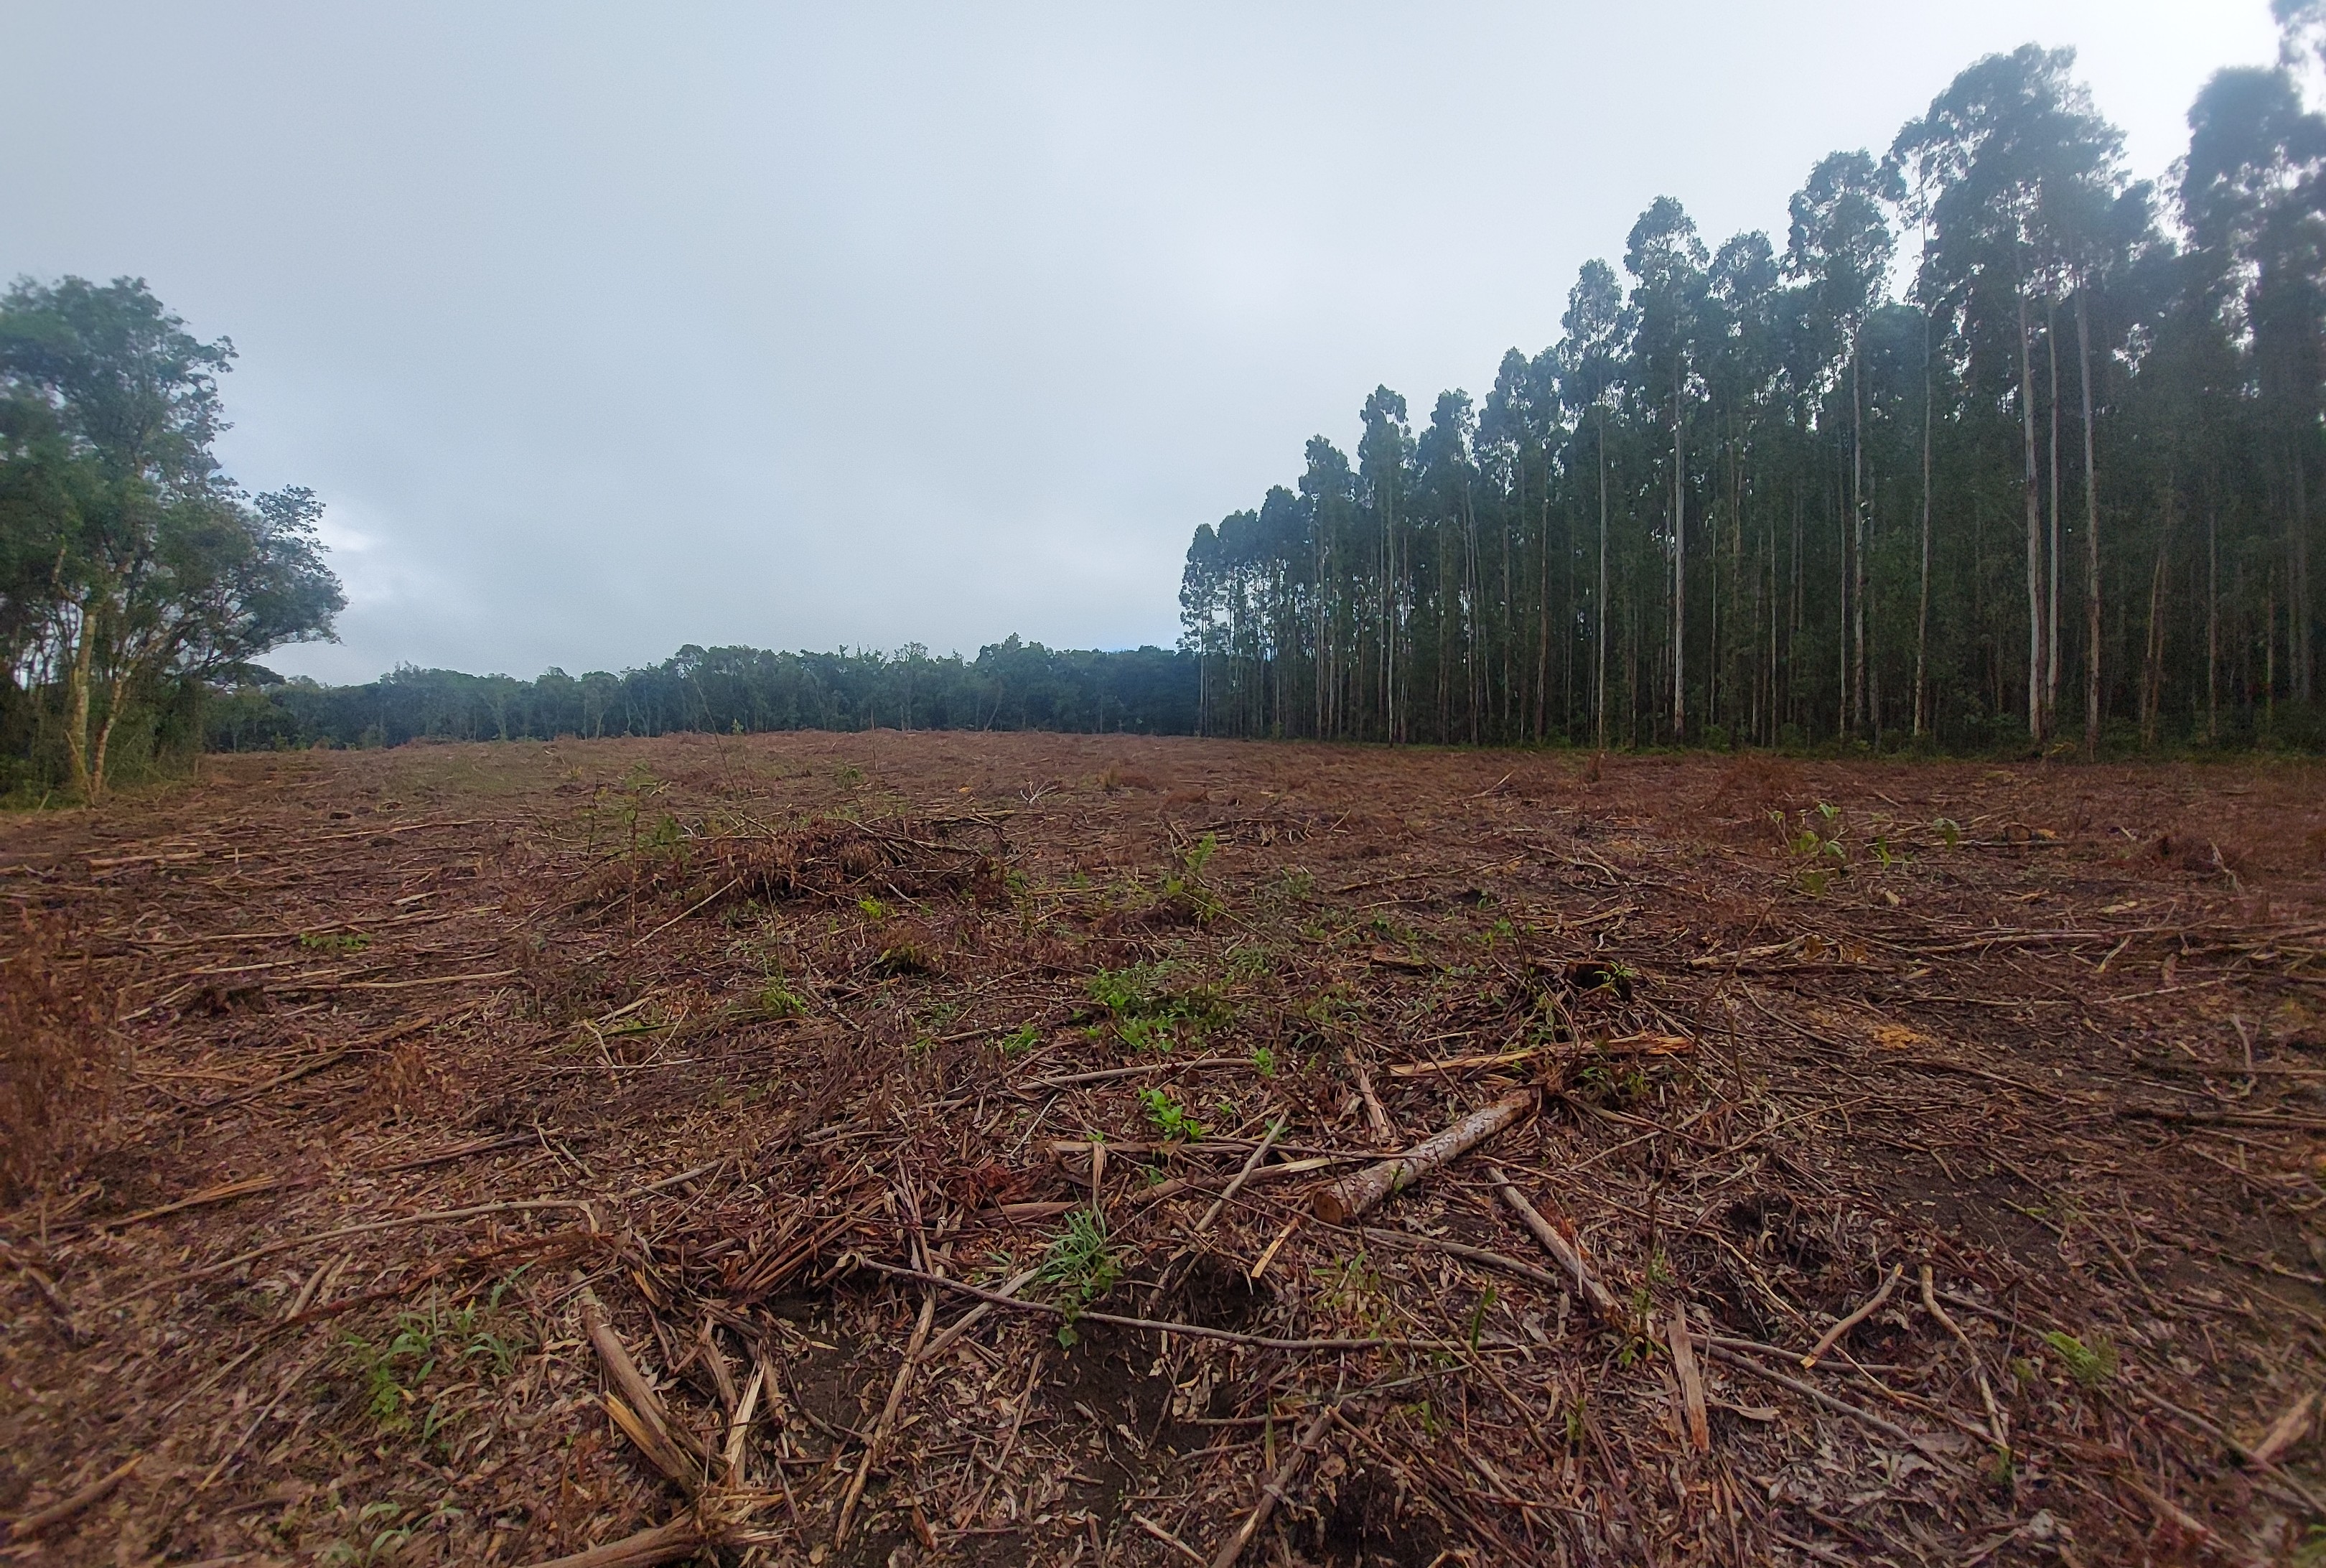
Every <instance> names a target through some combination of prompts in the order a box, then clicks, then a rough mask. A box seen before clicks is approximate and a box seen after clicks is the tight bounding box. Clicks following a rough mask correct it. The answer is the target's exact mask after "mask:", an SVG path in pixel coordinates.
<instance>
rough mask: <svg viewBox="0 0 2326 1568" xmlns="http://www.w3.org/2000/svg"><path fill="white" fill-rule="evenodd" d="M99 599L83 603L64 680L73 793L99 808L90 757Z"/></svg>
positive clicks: (66, 747) (67, 750)
mask: <svg viewBox="0 0 2326 1568" xmlns="http://www.w3.org/2000/svg"><path fill="white" fill-rule="evenodd" d="M96 598H97V595H95V594H94V593H92V594H89V595H88V597H87V598H84V599H83V600H82V601H81V605H80V616H79V621H80V624H79V627H78V628H77V629H76V630H77V635H76V637H75V639H74V644H73V658H72V673H71V674H70V675H69V676H68V677H66V678H65V751H66V753H67V754H68V755H69V756H70V759H71V761H72V775H73V789H74V790H75V791H76V792H78V793H79V796H80V798H81V799H82V801H83V802H85V803H86V804H88V805H90V806H94V805H96V804H97V789H96V785H95V782H94V780H93V779H92V777H91V774H90V770H89V757H88V751H89V747H88V682H89V667H90V665H91V664H92V662H93V661H94V660H95V658H96V656H97V611H96V607H95V602H96Z"/></svg>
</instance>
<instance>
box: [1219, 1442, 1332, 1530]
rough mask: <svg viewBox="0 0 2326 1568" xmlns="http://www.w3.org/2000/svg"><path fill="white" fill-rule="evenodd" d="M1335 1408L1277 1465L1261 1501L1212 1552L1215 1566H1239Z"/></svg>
mask: <svg viewBox="0 0 2326 1568" xmlns="http://www.w3.org/2000/svg"><path fill="white" fill-rule="evenodd" d="M1333 1410H1334V1407H1333V1406H1332V1405H1326V1406H1325V1407H1324V1408H1323V1409H1322V1410H1319V1411H1318V1412H1317V1414H1316V1416H1315V1417H1314V1418H1313V1419H1312V1420H1311V1421H1310V1422H1309V1423H1308V1427H1307V1431H1305V1432H1303V1433H1301V1434H1300V1436H1299V1439H1298V1441H1297V1442H1294V1443H1293V1445H1292V1451H1291V1452H1290V1453H1289V1454H1286V1455H1285V1456H1284V1462H1283V1463H1282V1464H1280V1465H1279V1466H1277V1467H1276V1473H1275V1474H1274V1475H1272V1476H1270V1478H1269V1479H1268V1484H1267V1485H1266V1486H1264V1487H1262V1488H1261V1489H1260V1500H1259V1501H1258V1502H1256V1503H1254V1504H1252V1506H1251V1512H1250V1513H1248V1514H1246V1515H1245V1516H1244V1517H1243V1523H1242V1524H1240V1525H1238V1526H1236V1528H1235V1533H1234V1534H1233V1535H1230V1536H1229V1537H1228V1538H1227V1539H1226V1540H1225V1541H1223V1542H1222V1543H1221V1545H1220V1549H1219V1550H1218V1551H1216V1552H1214V1553H1213V1554H1212V1568H1235V1561H1236V1559H1237V1558H1239V1557H1241V1556H1242V1555H1243V1552H1244V1548H1245V1547H1247V1546H1249V1545H1251V1538H1252V1537H1253V1536H1254V1535H1259V1534H1260V1532H1261V1527H1262V1526H1265V1525H1266V1524H1267V1523H1268V1520H1269V1517H1270V1515H1272V1514H1274V1513H1275V1512H1276V1505H1277V1504H1278V1503H1279V1502H1281V1501H1283V1500H1284V1489H1285V1488H1287V1487H1289V1486H1290V1485H1291V1484H1292V1478H1293V1477H1294V1476H1295V1475H1296V1474H1298V1472H1299V1470H1300V1467H1301V1465H1302V1464H1303V1463H1304V1462H1306V1461H1307V1458H1308V1455H1309V1454H1310V1453H1311V1452H1313V1451H1315V1449H1316V1447H1317V1440H1318V1439H1320V1438H1322V1437H1323V1436H1324V1435H1325V1428H1326V1427H1327V1426H1329V1425H1330V1424H1332V1421H1333Z"/></svg>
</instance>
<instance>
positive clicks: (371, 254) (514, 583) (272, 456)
mask: <svg viewBox="0 0 2326 1568" xmlns="http://www.w3.org/2000/svg"><path fill="white" fill-rule="evenodd" d="M2031 39H2032V40H2033V41H2036V42H2042V43H2043V44H2045V45H2047V46H2056V45H2059V44H2071V45H2074V46H2075V47H2076V48H2077V49H2078V51H2079V57H2080V69H2081V72H2082V74H2083V76H2084V78H2085V79H2086V80H2088V81H2089V83H2090V85H2091V87H2092V89H2093V91H2094V93H2095V95H2096V97H2097V98H2098V103H2099V106H2100V107H2101V108H2102V109H2103V110H2104V111H2105V112H2106V113H2107V115H2108V116H2109V117H2112V118H2113V119H2114V120H2115V121H2116V122H2117V124H2118V125H2120V126H2123V128H2124V129H2125V132H2126V142H2127V147H2128V151H2129V154H2130V160H2131V163H2132V164H2133V167H2134V171H2135V173H2139V174H2143V175H2151V176H2153V175H2157V174H2161V173H2163V170H2164V168H2165V167H2166V165H2167V164H2169V163H2171V161H2172V159H2173V158H2175V157H2176V156H2178V155H2179V154H2180V153H2181V152H2182V149H2183V145H2184V143H2185V129H2184V126H2183V121H2182V116H2183V114H2184V112H2185V110H2186V108H2187V107H2188V104H2189V101H2190V99H2191V97H2192V96H2193V95H2194V93H2195V91H2196V89H2198V87H2199V86H2200V84H2201V82H2202V81H2203V80H2204V79H2205V78H2206V77H2207V76H2208V75H2209V74H2210V72H2211V71H2212V70H2215V69H2216V68H2218V67H2219V66H2222V65H2226V64H2239V63H2258V62H2262V61H2266V60H2267V59H2268V58H2269V57H2270V55H2271V52H2272V51H2273V49H2274V46H2275V40H2274V37H2273V34H2272V33H2271V29H2270V26H2269V19H2268V14H2267V5H2266V0H1948V3H1947V4H1944V5H1939V4H1932V3H1930V0H1792V3H1789V4H1776V3H1772V0H1664V3H1655V0H1647V3H1634V4H1631V5H1607V4H1605V3H1604V0H1596V3H1592V4H1563V3H1562V4H1544V5H1447V4H1439V5H1354V4H1338V5H1258V4H1251V3H1250V0H1247V3H1245V4H1242V5H1220V6H1216V7H1213V6H1205V5H1195V4H1186V3H1181V4H1174V5H1150V6H1131V5H1088V4H1084V5H1057V6H1055V7H1031V6H1009V5H960V4H944V5H937V4H932V5H925V6H905V5H898V6H879V5H869V4H849V5H828V4H827V5H815V6H797V7H786V6H778V5H733V6H714V5H637V4H635V3H629V4H622V5H584V4H577V3H573V0H563V3H560V4H555V5H514V4H488V5H479V4H475V3H474V0H468V3H464V4H458V5H436V6H432V5H420V4H413V3H408V0H407V3H400V4H395V5H384V4H382V5H368V6H358V5H316V4H313V3H312V0H293V3H285V4H280V5H256V4H227V3H214V4H191V3H187V0H168V3H163V4H155V5H144V6H133V5H112V4H103V3H99V0H47V3H45V4H33V3H29V0H0V145H5V147H6V148H7V154H6V155H5V157H0V274H5V275H19V274H30V275H33V276H36V277H41V278H52V277H55V276H57V275H60V274H65V273H77V274H80V275H85V276H88V277H93V278H107V277H112V276H115V275H121V274H125V273H126V274H135V275H142V276H144V278H145V279H146V280H147V281H148V282H149V283H150V284H151V285H152V286H153V287H154V291H155V292H156V293H157V294H160V295H161V296H162V298H163V300H164V301H166V302H167V303H169V304H170V305H172V307H173V308H175V309H176V310H177V311H178V312H179V313H181V314H182V315H183V316H184V317H185V318H186V320H187V321H188V322H189V323H190V324H191V326H192V327H193V328H194V329H195V330H196V331H199V332H200V333H201V334H203V335H204V336H215V335H219V334H225V335H228V336H230V337H232V338H233V340H234V341H235V344H236V346H237V348H238V349H239V350H240V351H241V360H240V364H239V366H238V367H237V369H236V370H235V371H234V373H233V374H232V375H231V376H230V377H228V379H227V383H226V395H227V400H228V409H229V412H230V415H231V417H232V418H233V420H234V425H235V427H234V429H233V430H232V431H231V432H230V433H229V434H228V435H227V437H226V438H225V440H224V441H223V442H222V443H221V446H220V451H221V453H222V455H223V456H224V457H225V459H226V461H227V463H228V470H229V471H230V472H232V473H233V474H234V475H235V476H236V477H237V479H239V480H240V481H242V482H243V483H244V484H245V485H247V486H248V487H249V488H251V489H253V490H258V489H266V488H272V487H274V486H278V485H284V484H291V483H299V484H306V485H310V486H312V487H313V488H314V489H315V490H317V491H318V492H319V493H320V494H321V496H322V497H323V498H324V499H325V501H326V502H327V504H328V506H329V508H330V512H329V518H330V522H329V525H328V529H327V531H328V535H329V537H330V540H331V542H332V545H333V546H334V553H333V556H332V561H333V565H335V566H336V567H337V569H338V570H339V572H340V575H341V576H342V577H343V578H344V579H345V581H346V583H347V585H348V593H349V608H348V610H347V611H346V613H345V614H344V615H343V616H342V617H341V619H340V633H341V636H342V638H343V639H344V640H343V641H342V642H341V643H340V644H338V645H336V646H332V645H323V646H319V647H313V648H307V649H286V650H284V651H282V652H281V653H279V654H277V655H276V656H274V658H272V660H271V661H270V662H272V663H273V664H274V665H275V666H276V667H279V668H281V669H284V670H285V671H287V672H301V673H309V674H313V675H316V676H319V677H323V678H326V679H334V680H360V679H368V678H369V677H373V676H375V675H377V674H378V673H379V672H381V671H382V670H385V669H386V668H388V667H391V666H393V665H395V664H398V663H403V662H411V663H417V664H423V665H442V666H450V667H459V668H465V669H470V670H478V671H483V670H499V671H506V672H508V673H512V674H516V675H526V676H529V675H533V674H535V673H537V672H539V671H540V670H541V669H542V668H543V667H546V666H549V665H553V664H554V665H559V666H562V667H565V668H566V669H568V670H572V671H575V672H579V671H581V670H583V669H588V668H619V667H623V666H626V665H632V664H640V663H647V662H652V661H655V660H657V659H660V658H663V657H665V656H666V655H667V654H669V653H670V652H671V651H673V650H674V649H676V648H677V647H679V646H680V645H681V644H683V643H687V642H700V643H704V644H716V643H734V642H741V643H749V644H752V645H755V646H758V647H779V648H830V647H833V646H836V645H839V644H842V643H845V644H849V645H851V646H855V645H862V644H870V645H873V646H876V647H880V648H885V649H893V648H896V647H898V646H899V645H901V644H904V643H906V642H908V641H915V640H917V641H921V642H925V643H926V644H928V645H929V646H931V647H932V648H934V649H937V650H939V651H944V650H947V649H962V650H963V651H967V652H973V651H974V650H975V649H976V648H977V647H978V646H979V645H980V644H981V643H983V642H989V641H993V640H998V639H1000V638H1001V637H1003V636H1005V635H1007V634H1008V633H1009V632H1012V631H1016V632H1019V633H1020V634H1022V635H1024V636H1026V637H1028V638H1031V639H1038V640H1041V641H1045V642H1048V643H1050V644H1052V645H1054V646H1075V647H1090V646H1098V647H1121V646H1127V645H1132V644H1137V643H1140V642H1158V643H1165V644H1168V643H1169V642H1170V641H1171V640H1172V639H1173V637H1174V636H1175V634H1176V632H1177V585H1178V570H1179V563H1180V560H1181V558H1182V556H1183V555H1184V553H1185V551H1186V544H1187V537H1188V535H1189V533H1190V531H1191V530H1192V529H1193V528H1194V527H1195V526H1196V524H1197V523H1201V522H1209V521H1215V520H1217V519H1218V518H1219V517H1220V516H1221V515H1222V514H1223V513H1224V512H1227V511H1230V510H1233V509H1237V508H1240V507H1244V506H1250V505H1254V504H1256V503H1257V502H1258V500H1259V499H1260V496H1261V493H1262V491H1263V490H1265V489H1266V487H1267V486H1268V485H1270V483H1275V482H1289V481H1291V480H1292V479H1293V478H1294V477H1295V476H1296V474H1297V472H1298V466H1299V462H1300V449H1301V444H1302V443H1303V442H1304V441H1305V440H1306V438H1307V436H1309V435H1310V434H1316V433H1318V432H1322V433H1324V434H1327V435H1330V436H1332V437H1334V438H1335V440H1338V441H1340V442H1342V443H1344V445H1349V444H1351V443H1354V436H1355V427H1356V422H1357V421H1356V415H1357V409H1358V407H1359V406H1360V405H1361V404H1362V402H1363V398H1364V395H1365V394H1366V393H1367V392H1368V391H1369V390H1371V389H1372V387H1373V385H1374V384H1375V383H1376V382H1386V383H1388V384H1389V385H1390V386H1391V387H1395V388H1397V389H1398V390H1400V391H1401V392H1403V393H1404V394H1405V395H1406V397H1407V399H1408V402H1409V404H1410V406H1412V408H1413V410H1414V412H1415V414H1416V415H1417V417H1426V415H1427V411H1428V406H1429V404H1430V402H1431V400H1432V398H1433V397H1435V395H1436V394H1437V391H1438V390H1439V389H1440V388H1441V387H1450V386H1460V387H1467V388H1469V389H1470V390H1471V391H1472V392H1473V393H1474V394H1480V395H1482V394H1483V393H1484V391H1485V389H1486V388H1487V387H1489V386H1491V385H1492V383H1493V374H1494V368H1495V365H1496V363H1497V362H1498V361H1499V359H1501V356H1502V353H1503V350H1504V349H1506V348H1510V347H1512V346H1513V345H1515V346H1517V347H1519V348H1521V349H1523V350H1527V351H1528V352H1530V353H1531V352H1533V351H1535V350H1539V349H1540V348H1541V347H1543V346H1544V345H1545V344H1547V343H1549V341H1551V340H1552V339H1553V338H1555V337H1556V336H1557V333H1558V316H1559V314H1560V312H1561V310H1562V309H1563V308H1564V303H1565V295H1566V292H1567V288H1568V284H1569V283H1570V282H1571V281H1572V279H1573V277H1574V275H1575V269H1576V267H1577V265H1579V264H1580V263H1581V262H1582V261H1583V260H1584V259H1585V258H1586V257H1592V256H1607V257H1611V258H1618V257H1620V256H1621V253H1622V249H1623V241H1624V234H1625V232H1626V231H1627V230H1628V229H1629V228H1630V227H1631V224H1632V221H1633V219H1634V218H1635V217H1636V216H1637V214H1638V213H1639V211H1640V210H1641V209H1642V208H1643V207H1644V206H1646V205H1647V203H1648V202H1649V201H1650V200H1651V199H1652V198H1653V197H1655V196H1657V195H1658V194H1670V195H1672V196H1675V197H1678V198H1679V200H1680V201H1682V202H1683V203H1684V204H1685V205H1686V206H1687V208H1688V209H1689V211H1690V212H1691V213H1692V214H1693V215H1694V216H1695V217H1696V219H1697V221H1698V224H1699V225H1700V226H1701V228H1702V229H1703V230H1704V232H1705V235H1706V237H1707V239H1708V240H1710V241H1712V242H1714V243H1716V244H1717V241H1718V240H1719V239H1720V238H1723V237H1725V236H1726V235H1727V234H1729V233H1732V232H1734V231H1735V230H1737V229H1750V228H1766V229H1771V230H1772V232H1774V233H1775V234H1776V236H1777V238H1778V239H1779V242H1780V243H1781V244H1782V237H1783V224H1784V218H1785V200H1786V197H1787V196H1788V195H1789V194H1790V193H1791V191H1792V190H1793V188H1794V187H1795V186H1796V185H1797V184H1798V183H1799V182H1800V178H1801V176H1802V175H1803V174H1804V173H1806V172H1807V171H1808V169H1809V166H1810V163H1812V162H1813V161H1814V160H1815V159H1817V158H1818V157H1819V156H1820V155H1821V154H1825V153H1827V152H1829V151H1831V150H1833V149H1835V148H1841V147H1857V146H1866V147H1870V148H1872V149H1874V150H1875V151H1876V152H1877V153H1878V152H1879V151H1880V150H1881V149H1882V148H1884V146H1886V145H1888V143H1889V141H1890V138H1891V137H1892V136H1893V135H1894V134H1895V132H1896V130H1897V128H1898V126H1899V124H1900V123H1901V122H1902V121H1903V120H1904V119H1905V118H1907V117H1909V116H1910V115H1912V114H1914V113H1916V112H1919V111H1920V110H1921V108H1923V107H1925V106H1927V104H1928V103H1929V101H1930V99H1931V96H1932V95H1933V94H1934V93H1936V92H1937V91H1938V90H1939V89H1941V88H1942V87H1944V86H1945V84H1946V82H1947V81H1948V79H1949V78H1950V77H1952V75H1953V74H1954V73H1955V72H1956V71H1957V70H1959V69H1961V68H1962V67H1963V66H1964V65H1966V64H1968V63H1969V62H1970V61H1972V60H1973V59H1975V58H1977V56H1978V55H1981V54H1984V53H1986V52H1989V51H1996V50H2004V49H2009V48H2012V47H2014V46H2015V45H2017V44H2019V43H2022V42H2027V41H2029V40H2031Z"/></svg>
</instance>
